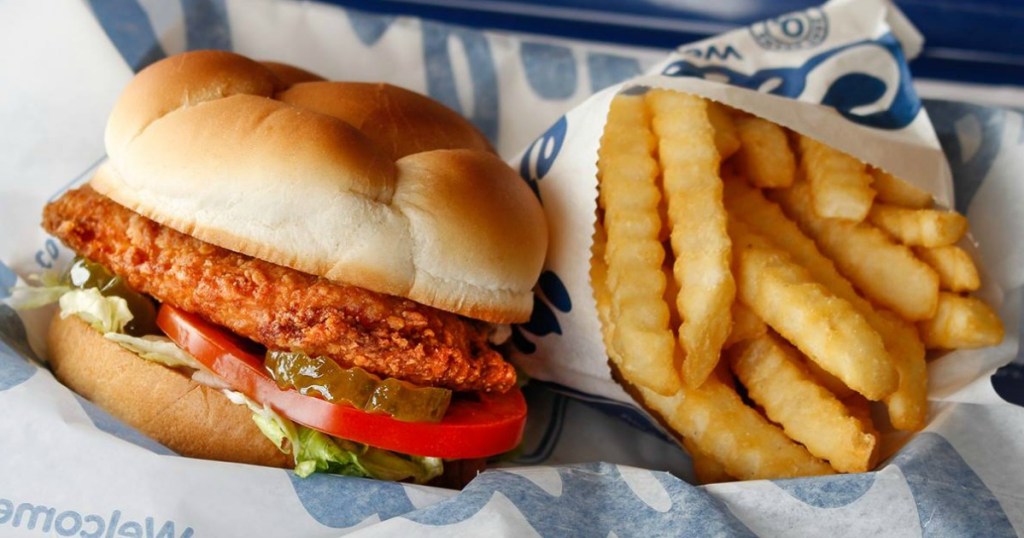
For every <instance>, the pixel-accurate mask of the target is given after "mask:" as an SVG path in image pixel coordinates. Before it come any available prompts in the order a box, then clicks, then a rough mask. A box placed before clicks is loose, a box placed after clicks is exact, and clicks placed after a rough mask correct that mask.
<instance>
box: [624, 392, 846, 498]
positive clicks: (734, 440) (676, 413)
mask: <svg viewBox="0 0 1024 538" xmlns="http://www.w3.org/2000/svg"><path fill="white" fill-rule="evenodd" d="M639 392H640V394H641V396H642V398H643V401H644V403H645V404H646V405H647V407H648V408H649V409H651V410H652V411H654V412H655V413H657V414H658V415H660V416H661V417H662V418H663V419H664V420H665V421H666V422H667V423H668V425H669V426H670V427H671V428H672V429H673V430H675V431H676V432H678V433H679V434H680V435H682V436H683V438H688V439H690V440H691V441H692V442H693V443H694V444H695V445H696V446H697V448H698V449H700V450H701V451H702V452H705V453H707V454H714V455H715V458H716V459H718V461H719V462H721V464H722V467H723V468H724V469H725V472H726V473H727V474H729V475H730V476H733V477H735V478H737V479H739V480H760V479H768V478H787V477H798V476H813V475H823V474H831V473H833V471H832V468H831V467H829V466H828V464H826V463H825V462H823V461H821V460H819V459H817V458H815V457H814V456H812V455H811V454H810V452H808V451H807V449H806V448H804V447H802V446H800V445H799V444H797V443H795V442H794V441H793V440H791V439H790V438H788V437H786V434H785V433H783V431H782V430H781V429H779V427H778V426H775V425H774V424H771V423H770V422H768V421H767V420H766V419H765V418H764V417H763V416H761V415H760V414H759V413H758V412H757V411H756V410H754V409H753V408H751V407H749V406H747V405H746V404H745V403H743V400H742V399H740V397H739V395H738V394H736V391H735V390H734V389H733V388H732V387H729V386H728V385H726V384H724V383H722V381H721V380H720V379H718V376H715V375H711V376H709V377H708V379H707V381H705V382H704V384H703V385H702V386H701V387H699V388H688V387H685V386H684V387H683V389H682V390H681V391H679V392H678V393H677V394H675V395H673V396H661V395H659V394H657V393H656V392H653V391H650V390H645V389H643V388H640V389H639Z"/></svg>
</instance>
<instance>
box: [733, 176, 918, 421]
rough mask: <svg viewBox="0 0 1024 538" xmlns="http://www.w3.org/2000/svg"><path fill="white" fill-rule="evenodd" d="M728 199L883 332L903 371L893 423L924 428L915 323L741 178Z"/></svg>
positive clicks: (892, 401) (891, 404) (891, 405)
mask: <svg viewBox="0 0 1024 538" xmlns="http://www.w3.org/2000/svg"><path fill="white" fill-rule="evenodd" d="M725 204H726V207H727V208H728V209H729V211H730V214H731V215H734V216H735V217H736V218H737V219H739V220H741V221H743V222H745V223H746V224H748V225H749V226H751V227H753V228H755V229H758V230H770V233H768V234H766V237H767V239H768V240H769V241H770V242H771V243H772V244H774V245H776V246H778V247H779V248H781V249H782V250H785V251H786V252H787V253H788V254H789V255H790V256H792V258H793V260H794V261H796V262H797V263H799V264H800V265H801V266H803V267H804V268H806V269H807V271H808V272H809V273H810V274H811V276H812V277H813V278H814V279H815V280H817V281H818V282H820V283H822V284H823V285H824V286H825V287H826V288H828V290H829V291H830V292H832V293H833V294H835V295H837V296H839V297H841V298H843V299H845V300H847V301H848V302H849V303H850V304H851V305H853V307H854V308H855V309H857V312H859V313H860V314H861V315H862V316H864V319H865V320H866V321H867V322H868V323H869V324H870V325H871V327H872V328H873V329H875V331H877V332H878V334H879V335H881V337H882V340H883V341H884V342H885V348H886V351H888V352H889V359H890V362H891V363H892V365H893V366H894V367H895V368H896V370H897V372H898V373H899V379H900V380H899V386H898V387H897V389H896V392H894V393H892V394H891V395H889V396H888V397H887V398H886V400H885V402H886V406H887V407H888V410H889V418H890V420H891V421H892V423H893V425H894V426H896V427H897V428H899V429H901V430H920V429H921V428H923V427H924V423H925V419H926V417H927V414H928V394H927V393H928V388H927V384H928V375H927V373H926V372H925V369H926V364H925V349H924V345H923V344H922V343H921V339H920V337H918V335H917V331H915V330H914V327H913V325H911V324H910V323H908V322H906V321H903V320H901V319H900V318H899V317H898V316H896V315H894V314H891V313H888V314H891V315H887V312H886V311H882V310H878V309H876V308H875V307H874V305H872V304H871V303H870V302H869V301H868V300H866V299H864V298H863V297H861V296H860V295H858V294H857V292H856V290H854V287H853V285H852V284H851V283H850V281H849V280H847V279H846V278H845V277H844V276H842V275H841V274H840V273H839V271H838V270H837V269H836V267H835V264H834V263H832V260H830V259H828V258H827V257H825V255H824V254H822V253H821V251H819V250H818V247H817V246H816V245H815V244H814V241H813V240H812V239H811V238H809V237H807V236H806V235H804V233H803V231H801V230H800V227H799V226H797V224H796V223H795V222H793V221H792V220H790V219H789V218H788V217H787V216H786V215H785V213H783V211H782V208H780V207H779V206H778V205H776V204H774V203H772V202H771V201H769V200H768V199H766V198H765V197H764V195H763V194H761V192H760V191H758V190H757V189H754V188H752V187H749V186H747V185H745V184H744V183H743V182H742V181H741V180H737V179H730V180H729V181H726V184H725Z"/></svg>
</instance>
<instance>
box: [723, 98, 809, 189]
mask: <svg viewBox="0 0 1024 538" xmlns="http://www.w3.org/2000/svg"><path fill="white" fill-rule="evenodd" d="M736 130H737V132H738V133H739V137H740V140H741V142H742V143H741V145H740V149H739V151H738V152H737V153H736V164H737V166H736V168H737V171H738V172H739V173H740V174H741V175H743V176H744V177H746V178H747V180H749V181H750V182H751V183H752V184H753V185H755V186H757V187H766V188H779V187H788V186H790V185H792V184H793V178H794V176H795V175H796V157H795V156H794V155H793V152H792V150H790V149H789V141H788V139H787V138H786V131H785V130H783V128H782V127H779V126H778V125H776V124H774V123H772V122H770V121H768V120H764V119H761V118H758V117H756V116H745V117H743V118H740V119H738V120H736Z"/></svg>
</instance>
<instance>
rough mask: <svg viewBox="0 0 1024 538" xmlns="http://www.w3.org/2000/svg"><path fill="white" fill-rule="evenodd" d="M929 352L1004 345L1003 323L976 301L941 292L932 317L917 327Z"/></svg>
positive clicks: (987, 308)
mask: <svg viewBox="0 0 1024 538" xmlns="http://www.w3.org/2000/svg"><path fill="white" fill-rule="evenodd" d="M917 326H918V328H919V329H920V331H921V339H922V340H924V344H925V346H927V347H928V349H961V348H975V347H985V346H994V345H996V344H998V343H999V342H1002V341H1003V322H1002V321H1000V320H999V316H998V315H996V313H995V312H994V311H993V310H992V308H990V307H989V306H988V305H987V304H985V303H983V302H982V301H981V300H980V299H977V298H975V297H961V296H959V295H956V294H954V293H949V292H942V294H940V296H939V308H938V311H937V312H936V313H935V317H934V318H932V319H930V320H927V321H922V322H921V323H918V325H917Z"/></svg>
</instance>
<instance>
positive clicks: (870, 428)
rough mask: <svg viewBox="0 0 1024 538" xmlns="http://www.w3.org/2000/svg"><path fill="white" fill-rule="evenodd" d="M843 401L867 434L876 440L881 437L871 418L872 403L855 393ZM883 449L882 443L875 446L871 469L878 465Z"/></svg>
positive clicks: (869, 462)
mask: <svg viewBox="0 0 1024 538" xmlns="http://www.w3.org/2000/svg"><path fill="white" fill-rule="evenodd" d="M842 401H843V405H845V406H846V409H847V411H849V413H850V416H852V417H853V418H856V419H857V420H859V421H860V424H861V428H863V429H864V432H865V433H869V434H871V435H874V436H875V438H876V439H878V438H880V437H881V434H879V433H878V428H876V427H875V421H874V420H873V419H872V418H871V402H869V401H868V400H867V398H865V397H863V396H861V395H860V394H856V393H854V394H852V395H850V396H848V397H846V398H842ZM881 447H882V445H881V443H876V444H875V450H874V451H873V452H872V453H871V458H870V459H869V460H868V467H869V468H874V467H875V466H876V465H878V457H879V455H880V454H881V450H880V449H881Z"/></svg>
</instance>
